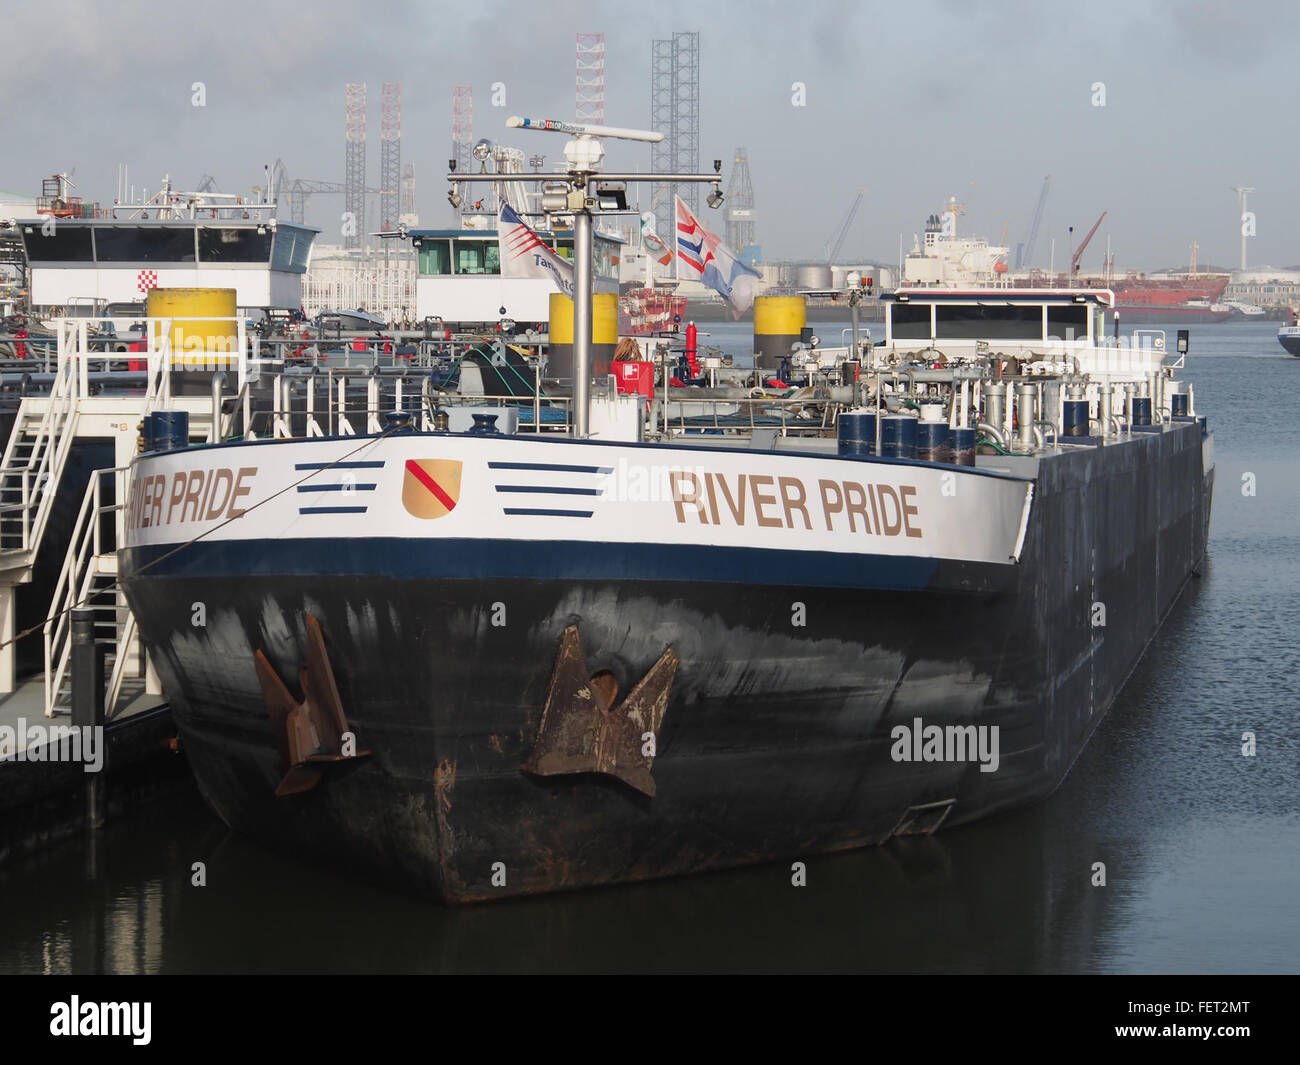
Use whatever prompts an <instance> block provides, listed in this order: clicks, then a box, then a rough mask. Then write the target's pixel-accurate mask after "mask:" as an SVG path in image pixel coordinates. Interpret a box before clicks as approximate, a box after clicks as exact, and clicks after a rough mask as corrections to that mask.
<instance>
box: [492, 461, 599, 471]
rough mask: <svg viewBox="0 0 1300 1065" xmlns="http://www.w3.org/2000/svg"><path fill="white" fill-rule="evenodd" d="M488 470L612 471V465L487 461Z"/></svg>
mask: <svg viewBox="0 0 1300 1065" xmlns="http://www.w3.org/2000/svg"><path fill="white" fill-rule="evenodd" d="M488 469H489V470H552V471H554V472H556V473H613V472H614V467H613V466H561V465H556V464H554V463H546V462H489V463H488Z"/></svg>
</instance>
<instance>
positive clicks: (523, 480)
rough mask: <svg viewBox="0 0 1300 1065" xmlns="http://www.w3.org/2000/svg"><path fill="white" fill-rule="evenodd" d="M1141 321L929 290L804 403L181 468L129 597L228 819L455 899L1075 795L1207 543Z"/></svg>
mask: <svg viewBox="0 0 1300 1065" xmlns="http://www.w3.org/2000/svg"><path fill="white" fill-rule="evenodd" d="M1112 300H1113V297H1112V296H1111V294H1110V293H1108V292H1102V291H1098V290H1092V289H1090V290H1084V291H1074V290H1052V291H1050V292H1014V291H1006V292H999V293H998V294H997V301H996V303H992V302H990V300H989V296H988V293H986V292H985V293H980V292H975V293H960V292H938V291H933V290H910V291H909V290H902V291H900V292H898V293H894V294H892V295H891V296H890V297H888V298H887V301H886V303H887V319H886V330H885V333H886V336H885V341H884V342H883V343H882V344H879V345H876V346H874V347H872V346H871V344H870V342H869V341H868V342H865V343H857V344H855V346H854V347H853V348H851V349H849V350H845V351H841V352H839V353H832V352H826V351H819V352H816V353H813V355H814V356H815V357H814V358H813V359H812V361H808V359H807V358H806V357H807V356H808V355H809V353H807V352H803V353H800V352H797V351H796V352H794V353H792V358H793V359H794V361H795V362H796V363H797V364H798V365H799V366H801V367H802V371H803V373H804V377H803V380H802V387H801V388H800V389H799V391H798V392H796V393H793V394H789V395H786V394H778V395H774V394H771V393H769V392H764V391H763V390H762V388H761V387H759V388H757V389H752V388H741V389H737V390H736V395H735V396H734V397H731V398H730V399H729V400H728V402H727V404H726V405H725V411H726V412H725V413H719V406H720V404H719V399H720V395H721V393H722V392H723V391H724V390H722V389H716V388H715V389H699V390H692V389H674V390H673V395H672V397H671V402H669V399H668V395H667V386H666V385H664V386H663V391H662V392H661V391H660V388H659V386H658V385H657V386H656V388H655V390H654V392H653V393H652V394H651V395H646V394H642V393H639V392H638V393H631V394H616V393H614V392H612V391H611V393H610V394H608V395H603V394H601V392H600V389H598V390H597V392H598V394H597V396H596V397H595V398H594V399H592V401H591V421H590V426H589V428H588V431H587V433H586V434H585V435H583V434H580V433H579V432H578V424H579V423H578V420H577V417H576V415H574V416H572V417H570V416H569V415H568V413H565V414H563V415H562V416H561V417H560V419H559V420H549V421H548V420H547V419H542V418H538V419H536V420H533V421H532V422H531V424H530V425H527V426H525V425H522V424H521V421H522V419H519V418H517V417H516V415H517V414H518V411H517V410H516V411H514V412H513V413H512V411H511V407H510V402H509V401H504V405H503V406H502V408H501V409H500V410H499V411H497V412H496V413H495V414H493V413H491V412H489V411H486V410H485V409H484V407H483V406H482V403H483V401H482V399H481V397H461V396H458V395H456V394H455V393H454V392H444V393H438V394H436V395H432V396H430V395H429V394H428V392H427V391H426V394H425V397H424V402H423V403H422V404H421V405H420V406H419V407H418V409H410V408H404V409H402V410H400V411H392V412H390V413H391V417H390V420H389V424H388V426H387V428H385V429H384V430H383V431H382V432H370V433H367V434H361V435H356V436H346V437H337V436H334V437H330V436H325V437H323V438H322V437H321V436H320V429H319V427H313V426H312V425H308V426H307V428H306V431H305V433H304V434H301V435H299V436H298V437H297V438H286V439H244V440H234V441H228V442H224V443H217V444H212V445H208V446H201V447H190V448H177V449H173V450H161V449H155V450H151V451H150V452H149V453H147V454H145V455H143V456H141V457H140V458H138V459H137V460H136V461H135V462H134V463H133V470H132V488H131V492H130V495H129V498H128V501H127V512H126V549H125V551H124V552H123V553H122V557H121V572H122V575H123V582H124V587H125V591H126V595H127V598H128V600H129V602H130V605H131V608H132V611H133V613H134V616H135V617H136V618H137V619H138V622H139V625H140V631H141V633H142V634H143V638H144V639H145V641H146V643H147V645H148V647H149V648H150V653H151V656H152V660H153V662H154V663H155V665H156V668H157V670H158V674H159V676H160V678H161V681H162V685H163V688H164V690H165V692H166V694H167V697H168V700H169V702H170V704H171V706H172V708H173V711H174V714H175V717H176V721H177V725H178V727H179V730H180V732H181V736H182V742H183V744H184V747H185V750H186V751H187V753H188V755H189V758H190V761H191V764H192V766H193V768H194V772H195V775H196V777H197V780H198V783H199V786H200V788H201V790H202V792H203V794H204V795H205V797H206V798H207V800H208V801H209V803H210V804H211V805H212V807H213V809H214V810H215V811H216V812H217V813H218V814H219V815H220V816H221V818H222V819H223V820H224V821H225V822H226V823H227V824H229V825H230V826H232V827H233V828H235V829H237V830H239V831H242V832H246V833H249V834H251V835H254V836H258V837H260V838H262V839H264V840H267V841H268V842H270V843H272V844H274V845H276V846H283V847H288V848H290V849H292V850H294V851H296V852H299V853H302V854H305V855H311V856H315V857H316V858H318V859H321V860H324V861H329V862H333V863H337V864H341V865H344V866H345V867H348V868H352V869H354V870H364V871H365V872H366V873H367V874H369V875H372V876H374V877H376V878H378V879H381V880H383V881H385V882H395V883H400V884H404V885H407V886H409V887H411V888H413V889H414V890H416V891H419V892H422V893H425V894H428V895H429V896H432V897H434V898H437V899H440V900H443V901H446V902H463V901H470V900H480V899H491V898H501V897H505V896H511V895H519V894H533V893H540V892H547V891H555V890H563V889H571V888H579V887H586V886H592V885H601V884H612V883H618V882H625V881H629V880H639V879H646V878H652V877H662V876H671V875H677V874H685V873H697V872H703V871H707V870H714V869H721V868H726V867H729V866H736V865H741V864H746V863H755V862H764V861H778V860H780V861H793V860H799V859H807V858H808V857H810V856H812V855H816V854H819V853H824V852H829V851H835V850H842V849H845V848H851V847H858V846H863V845H868V844H879V843H884V842H886V841H887V840H889V839H891V838H893V837H895V836H900V835H909V834H917V833H929V832H933V831H936V830H938V829H940V828H943V829H948V828H951V827H954V826H958V825H961V824H965V823H967V822H970V821H973V820H975V819H978V818H981V817H985V816H988V815H991V814H994V813H997V812H999V811H1002V810H1007V809H1010V808H1012V807H1014V806H1017V805H1020V804H1023V803H1027V802H1031V801H1034V800H1036V799H1039V798H1042V797H1043V796H1045V795H1047V794H1049V793H1050V792H1051V791H1052V790H1053V789H1054V788H1055V787H1056V786H1057V785H1058V784H1059V783H1060V782H1061V780H1062V779H1063V778H1064V777H1065V775H1066V773H1067V772H1068V770H1069V767H1070V766H1071V764H1072V763H1073V761H1074V760H1075V758H1077V756H1078V754H1079V752H1080V751H1081V750H1082V748H1083V746H1084V745H1085V744H1086V743H1087V741H1088V738H1089V736H1090V735H1091V734H1092V732H1093V731H1094V729H1095V728H1096V727H1097V725H1098V723H1099V722H1100V721H1101V719H1102V717H1103V715H1104V713H1105V712H1106V710H1107V709H1108V708H1109V707H1110V706H1111V705H1112V703H1113V702H1114V700H1115V698H1116V697H1117V695H1118V694H1119V692H1120V691H1121V689H1122V687H1123V685H1124V683H1125V680H1126V679H1127V677H1128V676H1129V675H1130V673H1131V672H1132V670H1133V669H1134V667H1135V666H1136V664H1137V663H1138V661H1139V660H1140V658H1141V656H1142V654H1143V651H1144V649H1145V647H1146V646H1147V644H1148V643H1149V641H1150V640H1151V639H1152V638H1153V636H1154V635H1155V633H1156V632H1157V630H1158V628H1159V626H1160V624H1161V621H1162V619H1163V618H1164V617H1165V615H1166V613H1167V612H1168V611H1169V609H1170V608H1171V606H1172V605H1173V603H1174V602H1175V600H1176V599H1177V598H1178V595H1179V592H1180V591H1181V590H1182V588H1183V587H1184V585H1185V583H1186V582H1187V581H1188V580H1189V579H1190V578H1191V576H1192V575H1193V574H1194V573H1195V572H1196V570H1197V568H1198V567H1199V566H1200V564H1201V562H1202V560H1203V559H1204V556H1205V551H1206V535H1207V528H1208V521H1209V513H1210V499H1211V493H1212V488H1213V478H1214V464H1213V441H1212V437H1211V436H1210V435H1209V434H1208V432H1207V427H1206V423H1205V420H1204V419H1203V418H1200V417H1199V416H1198V415H1197V413H1196V411H1195V404H1194V397H1193V394H1192V392H1191V389H1190V388H1189V387H1188V386H1186V385H1185V383H1183V382H1180V381H1177V380H1175V378H1174V373H1175V372H1176V370H1177V369H1178V368H1180V367H1181V366H1182V360H1183V353H1182V352H1178V353H1174V352H1167V351H1166V350H1165V344H1164V336H1163V334H1162V333H1159V332H1158V331H1152V332H1151V333H1149V334H1147V335H1145V336H1143V335H1139V334H1134V336H1133V337H1132V338H1128V337H1126V338H1124V341H1123V342H1119V341H1116V340H1113V339H1111V338H1109V337H1108V336H1107V328H1108V322H1107V315H1108V312H1109V311H1110V310H1111V307H1112ZM1066 331H1069V338H1068V339H1066V340H1061V339H1059V338H1060V337H1061V336H1062V335H1064V333H1065V332H1066ZM801 359H802V360H803V361H800V360H801ZM665 370H666V367H661V368H659V373H660V377H661V384H662V374H663V373H664V372H665ZM529 402H532V403H534V404H540V403H541V402H542V400H541V398H540V397H531V399H530V401H529ZM545 402H546V404H547V406H548V408H559V409H561V410H565V411H568V410H571V408H567V407H566V406H565V404H564V403H561V402H559V401H557V400H553V399H547V400H546V401H545ZM462 403H469V404H478V406H475V407H474V408H473V410H474V412H475V413H476V415H477V417H476V421H477V423H478V424H477V425H476V426H475V429H474V431H471V432H466V433H454V432H448V431H446V430H445V428H444V427H445V426H446V425H447V424H448V421H447V419H446V418H445V415H446V413H447V411H448V410H454V409H456V407H457V405H458V404H462ZM670 408H671V411H672V413H671V414H670ZM308 409H309V410H310V409H311V408H310V407H309V408H308ZM692 411H693V412H694V413H688V412H692ZM737 411H739V413H736V412H737ZM321 416H322V418H323V415H321ZM309 417H310V416H309ZM493 417H497V418H498V424H497V425H496V426H495V427H494V426H492V425H491V424H490V422H491V419H492V418H493ZM494 428H495V429H504V430H505V431H493V430H494ZM918 441H919V443H918ZM977 451H978V452H980V453H979V454H978V455H977V454H976V452H977ZM200 617H201V623H199V620H197V619H200Z"/></svg>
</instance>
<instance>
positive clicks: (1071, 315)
mask: <svg viewBox="0 0 1300 1065" xmlns="http://www.w3.org/2000/svg"><path fill="white" fill-rule="evenodd" d="M1047 335H1048V336H1049V337H1055V338H1056V339H1057V340H1086V339H1087V336H1088V305H1087V304H1085V303H1079V304H1075V305H1074V306H1072V307H1048V308H1047Z"/></svg>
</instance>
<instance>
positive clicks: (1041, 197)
mask: <svg viewBox="0 0 1300 1065" xmlns="http://www.w3.org/2000/svg"><path fill="white" fill-rule="evenodd" d="M1051 183H1052V175H1051V174H1048V175H1047V177H1045V178H1043V191H1042V192H1041V193H1039V194H1038V206H1037V207H1035V208H1034V221H1033V224H1032V225H1030V227H1029V239H1028V240H1027V241H1025V257H1024V259H1023V260H1022V261H1021V262H1020V263H1018V264H1017V265H1016V268H1017V269H1020V268H1022V267H1023V268H1024V269H1026V270H1029V269H1031V268H1032V267H1033V265H1034V244H1035V242H1036V241H1037V240H1038V227H1039V225H1040V224H1041V223H1042V221H1043V207H1044V206H1045V205H1046V204H1047V189H1048V186H1050V185H1051Z"/></svg>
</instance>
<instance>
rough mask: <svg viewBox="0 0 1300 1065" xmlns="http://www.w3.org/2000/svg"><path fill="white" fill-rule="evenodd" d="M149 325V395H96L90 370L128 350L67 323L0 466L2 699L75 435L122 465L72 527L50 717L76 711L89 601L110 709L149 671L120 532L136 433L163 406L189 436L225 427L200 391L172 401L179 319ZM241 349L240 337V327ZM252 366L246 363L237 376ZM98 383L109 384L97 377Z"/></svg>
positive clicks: (52, 614) (9, 687) (97, 480)
mask: <svg viewBox="0 0 1300 1065" xmlns="http://www.w3.org/2000/svg"><path fill="white" fill-rule="evenodd" d="M188 320H189V319H172V320H152V319H151V320H150V324H151V326H155V328H154V329H151V330H150V332H149V334H148V343H147V351H146V352H144V353H141V355H140V356H137V357H140V358H141V359H142V361H145V362H146V365H147V366H148V370H149V373H148V384H147V387H146V388H145V389H144V391H143V393H140V392H136V393H135V394H134V395H130V394H126V393H123V394H119V395H112V396H105V395H101V394H98V393H99V389H98V385H97V382H96V379H95V378H94V377H92V374H94V373H96V372H98V371H103V370H108V369H110V368H111V367H112V366H113V365H114V363H120V362H121V361H122V359H123V358H124V356H123V354H122V353H119V352H108V351H105V350H97V349H96V343H98V342H92V341H91V339H90V336H89V328H88V327H89V322H88V321H87V320H85V319H65V320H63V321H61V322H60V323H59V329H58V359H57V362H56V364H55V366H54V369H53V380H52V381H51V382H50V386H49V391H48V392H42V393H39V394H34V395H28V396H24V397H23V398H22V399H21V401H20V402H19V406H18V410H17V412H16V415H15V422H14V427H13V430H12V432H11V434H10V437H9V441H8V443H7V445H6V446H5V450H4V456H3V459H0V692H5V691H13V690H14V688H15V686H16V675H15V674H16V670H15V661H16V656H15V653H14V652H15V647H14V638H15V616H16V612H15V600H16V593H17V587H18V585H20V584H26V583H29V582H30V581H31V580H32V577H33V572H34V569H35V566H36V561H37V556H38V553H39V552H40V549H41V544H42V542H43V540H44V538H45V535H46V533H47V529H48V526H49V523H50V517H51V513H52V511H53V508H54V502H55V497H56V495H57V493H58V488H59V484H60V481H61V480H62V478H63V475H64V471H65V468H66V466H67V463H68V456H69V454H70V453H71V451H72V447H73V444H74V442H75V440H76V438H77V437H78V436H87V437H93V438H96V439H101V440H102V439H106V438H107V439H111V440H113V442H114V449H115V453H116V457H117V459H116V462H115V464H114V466H115V468H112V469H107V470H101V471H98V472H97V473H95V474H94V475H92V477H91V480H90V482H89V484H88V486H87V489H86V493H85V497H84V498H83V500H82V506H81V512H80V514H79V515H78V517H77V520H76V523H75V526H74V529H73V531H72V537H71V542H70V544H69V547H68V551H67V554H66V557H65V559H64V565H63V570H62V573H61V575H60V577H59V580H58V583H57V585H56V587H55V589H54V591H53V598H52V601H51V603H50V608H49V610H48V611H47V613H46V615H45V616H46V617H47V618H48V619H49V620H48V621H47V623H46V625H45V634H44V635H45V663H46V677H45V712H46V714H47V715H49V714H53V713H56V712H58V710H59V709H61V708H64V707H66V706H68V705H69V704H70V701H69V697H68V694H69V693H68V683H69V681H68V663H69V660H70V654H71V641H70V639H69V636H70V625H71V615H70V610H71V608H72V607H74V606H90V607H92V608H93V609H95V610H96V612H97V615H98V622H97V636H98V637H99V638H100V639H101V640H102V642H104V643H106V644H107V643H109V642H110V641H111V644H112V646H111V650H110V661H111V662H112V663H113V673H112V677H111V679H110V681H109V686H108V691H107V693H106V695H107V699H106V702H107V706H106V712H107V713H108V714H109V715H111V714H112V712H113V709H114V707H115V706H116V703H117V701H118V697H119V695H120V693H121V691H122V689H123V686H126V687H131V686H132V678H138V677H140V676H141V675H142V671H143V670H144V666H143V664H142V657H143V656H142V655H141V654H140V652H139V647H138V641H137V640H136V637H135V628H134V619H132V618H131V617H130V611H129V610H128V609H127V607H126V602H125V599H124V598H123V597H122V595H121V592H120V591H119V590H118V589H117V586H116V577H117V556H116V551H117V548H118V546H119V545H120V536H121V534H122V532H123V528H124V526H123V524H122V510H123V503H124V501H125V499H126V481H127V471H126V469H125V466H126V464H127V462H128V461H129V458H130V455H131V454H132V453H133V452H134V450H135V443H136V426H137V425H138V424H139V422H140V420H141V418H142V417H143V416H144V415H146V414H150V413H152V412H153V411H154V410H157V409H171V408H183V409H188V410H189V412H190V434H191V437H192V438H193V437H195V436H197V437H200V438H205V439H209V440H211V439H215V434H216V433H218V432H219V431H220V425H219V407H218V406H217V405H215V404H214V402H213V400H212V399H211V398H205V397H202V396H193V397H182V398H178V399H174V398H173V397H172V395H171V385H170V382H171V371H172V367H173V365H174V361H173V356H172V354H171V351H170V348H169V346H168V344H169V341H168V339H167V338H168V337H169V336H170V329H171V324H172V322H173V321H188ZM238 339H239V344H240V348H239V350H240V351H242V350H243V344H244V330H243V325H242V323H240V326H239V330H238ZM244 365H245V361H244V359H243V358H242V357H241V359H240V361H239V366H240V378H241V381H242V378H243V375H244ZM100 381H102V378H101V379H100Z"/></svg>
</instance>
